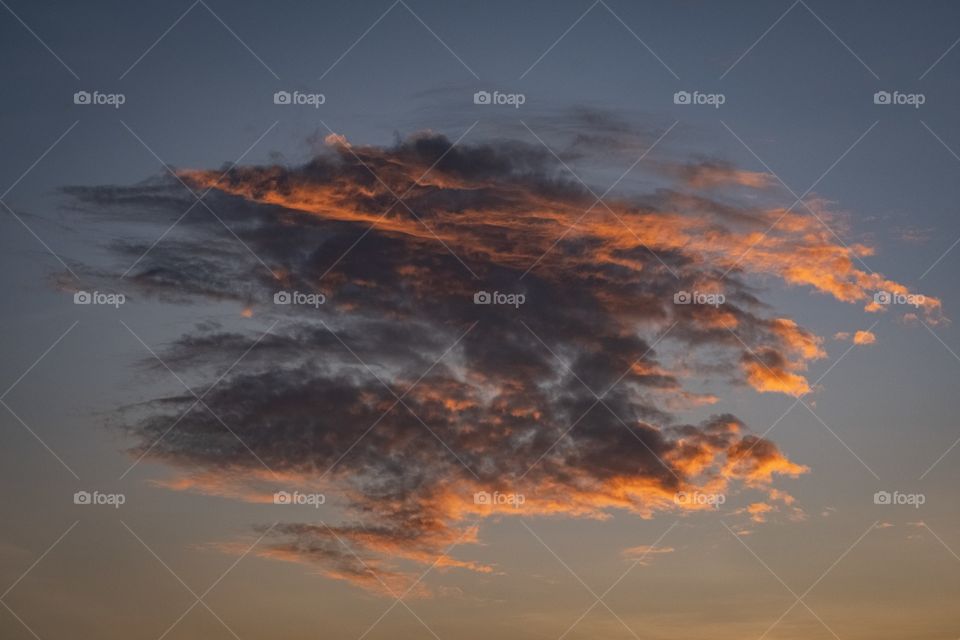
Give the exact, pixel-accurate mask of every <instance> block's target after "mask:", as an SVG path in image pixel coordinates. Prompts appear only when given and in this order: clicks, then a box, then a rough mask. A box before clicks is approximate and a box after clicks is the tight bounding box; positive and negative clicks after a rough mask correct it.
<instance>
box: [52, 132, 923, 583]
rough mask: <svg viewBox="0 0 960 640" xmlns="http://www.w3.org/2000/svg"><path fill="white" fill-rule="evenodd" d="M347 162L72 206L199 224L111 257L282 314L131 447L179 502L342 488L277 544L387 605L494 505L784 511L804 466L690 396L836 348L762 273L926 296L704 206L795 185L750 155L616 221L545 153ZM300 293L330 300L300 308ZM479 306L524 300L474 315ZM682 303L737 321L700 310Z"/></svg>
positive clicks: (160, 292)
mask: <svg viewBox="0 0 960 640" xmlns="http://www.w3.org/2000/svg"><path fill="white" fill-rule="evenodd" d="M600 124H604V126H600ZM600 124H598V127H597V132H596V133H592V132H591V130H589V129H586V130H583V131H581V132H580V134H578V135H576V136H574V137H573V142H572V147H571V148H573V149H577V150H578V151H577V152H576V153H569V154H567V155H566V156H565V157H566V158H567V159H569V160H570V161H573V160H574V159H578V158H579V159H580V160H581V161H583V160H584V159H586V160H587V161H589V155H588V152H589V151H590V150H591V149H593V145H592V142H596V141H597V140H598V136H599V138H601V139H602V138H603V137H604V136H615V135H616V133H617V131H618V130H617V127H616V126H614V125H615V123H610V122H607V123H600ZM328 145H329V146H328V148H327V149H326V150H325V151H324V152H322V153H320V154H318V155H317V156H316V157H315V158H313V159H312V160H310V161H309V162H307V163H306V164H303V165H300V166H282V165H275V166H251V167H237V168H232V169H225V170H224V171H180V172H178V174H177V176H178V178H177V179H176V180H175V179H173V178H169V179H162V180H153V181H150V182H147V183H144V184H141V185H135V186H130V187H117V186H109V187H87V188H81V187H72V188H69V189H68V190H67V193H68V194H69V196H70V197H71V199H72V203H73V206H74V207H75V208H76V209H77V210H79V211H82V212H85V213H87V214H89V215H91V216H94V218H93V219H99V220H123V221H124V222H125V223H126V224H127V225H128V226H130V227H137V226H139V225H141V224H142V225H143V226H144V227H145V228H146V229H151V230H156V229H163V228H164V225H169V224H170V223H172V222H173V221H174V220H176V219H177V218H179V217H180V215H181V214H183V212H184V211H186V210H187V209H188V208H190V207H191V206H193V209H192V210H191V211H190V213H189V214H188V215H186V216H184V217H183V219H182V220H181V222H180V223H179V224H178V226H177V229H176V232H175V233H171V234H170V237H169V238H165V239H164V240H163V241H162V242H160V243H159V244H158V245H157V246H156V247H154V248H153V249H152V250H150V251H149V252H147V250H148V249H149V248H150V246H151V244H152V242H153V238H152V237H150V235H149V233H143V234H140V236H139V237H140V238H141V239H127V240H122V241H114V242H113V243H112V244H111V245H110V249H111V252H112V255H114V256H115V257H116V259H117V262H116V265H117V267H118V268H119V270H120V272H122V271H123V268H125V267H126V266H129V264H131V263H133V262H134V261H135V260H137V261H138V262H137V263H136V267H135V268H134V269H133V270H132V271H131V272H130V273H129V275H127V277H126V278H125V280H124V282H125V283H126V286H128V287H132V288H134V289H135V290H137V291H139V292H142V293H144V294H149V295H154V296H157V297H159V298H161V299H165V300H181V301H187V302H192V303H202V302H205V301H212V300H216V301H235V302H237V303H239V305H241V306H242V307H244V308H246V310H247V314H248V315H249V314H252V315H253V316H254V317H255V318H259V317H261V316H265V317H267V318H270V319H273V318H274V317H276V318H279V319H280V322H279V323H278V324H277V325H276V326H275V328H274V330H273V331H272V332H271V335H269V336H266V337H263V336H261V335H259V334H258V333H257V332H255V331H251V332H250V333H242V332H236V331H227V330H225V329H222V328H220V327H218V326H215V325H210V326H202V327H198V328H197V329H196V330H195V331H192V332H189V333H188V334H186V335H184V336H182V337H181V338H180V339H179V340H177V341H176V342H175V343H174V344H172V345H170V347H169V348H168V349H167V350H166V351H164V352H163V353H161V357H162V358H163V359H164V361H166V362H167V363H168V364H171V366H175V367H176V368H177V369H178V370H186V371H194V372H197V373H201V374H203V375H205V376H208V377H209V378H210V381H211V382H213V381H214V380H216V378H217V377H218V376H219V375H220V373H222V372H223V371H224V370H226V369H228V368H229V367H230V366H231V365H232V364H233V363H234V361H235V360H236V358H237V357H238V356H239V355H240V354H242V353H245V352H247V351H249V354H248V355H247V356H246V357H245V359H244V361H243V363H242V366H239V367H237V369H236V370H231V372H230V374H229V375H227V376H226V377H225V378H224V379H223V380H220V381H219V382H218V383H217V384H216V385H215V386H214V387H213V388H212V389H211V390H210V391H209V393H208V394H207V395H206V396H204V402H203V403H202V404H197V403H196V402H195V398H194V397H193V396H192V395H190V394H184V395H182V396H180V397H173V398H169V397H168V398H163V399H158V400H157V401H156V402H153V403H149V404H148V405H146V406H142V407H139V410H138V411H136V412H132V413H131V414H129V415H128V416H127V419H128V426H129V429H130V432H131V434H132V437H133V438H134V440H135V441H136V445H135V446H134V448H133V451H132V453H133V454H134V455H137V456H139V455H147V456H149V457H150V458H152V459H156V460H162V461H164V462H166V463H168V464H169V465H170V466H171V467H172V468H173V469H175V470H176V474H177V475H176V477H175V478H173V479H172V480H169V481H167V482H166V484H167V485H168V486H170V487H173V488H178V489H190V490H198V491H205V492H209V493H214V494H219V495H224V496H231V497H236V498H239V499H247V500H268V499H269V498H270V496H271V494H272V491H273V490H274V489H276V488H288V489H291V490H292V489H294V488H296V489H299V490H303V491H319V492H324V493H326V494H327V495H329V496H330V499H331V503H336V504H337V505H339V506H340V507H341V509H342V511H341V512H340V513H342V514H344V515H343V518H342V520H341V521H339V522H337V523H335V524H330V525H329V526H328V525H327V524H324V523H300V524H297V523H284V524H282V525H280V526H278V527H277V528H275V529H274V530H271V532H270V535H269V537H268V538H267V540H266V541H265V546H264V552H263V553H264V554H265V555H270V556H272V557H277V558H280V559H285V560H295V561H298V562H308V563H313V564H316V565H318V566H320V567H322V569H323V571H324V572H326V573H327V575H329V576H331V577H335V578H340V579H346V580H350V581H352V582H355V583H357V584H359V585H361V586H364V587H366V588H372V589H381V588H383V584H382V583H381V582H380V580H378V579H376V576H381V577H382V578H381V579H383V580H384V582H387V583H388V584H389V585H390V587H389V588H390V589H394V587H400V586H402V585H403V584H404V583H405V582H409V581H410V579H411V575H412V574H409V573H405V570H404V569H403V568H402V566H403V565H404V563H405V562H407V563H413V564H421V565H429V564H431V563H432V562H433V561H434V560H435V559H436V558H437V557H438V556H439V555H440V554H441V553H442V551H443V550H444V549H445V548H447V547H448V546H449V545H451V544H453V543H454V542H456V541H458V540H460V541H464V542H473V541H476V540H477V539H478V536H479V532H478V530H477V528H476V527H475V526H474V523H475V522H476V521H477V520H478V519H481V518H483V517H485V516H487V515H489V514H491V513H509V512H511V511H512V510H513V508H512V507H496V506H495V507H490V506H485V505H477V504H475V503H474V492H477V491H491V492H492V491H502V492H519V493H522V494H524V495H525V496H526V503H525V504H524V507H523V509H524V511H523V512H524V513H532V514H565V515H571V516H583V517H602V516H605V515H606V514H608V513H609V512H610V511H611V510H616V509H620V510H625V511H630V512H633V513H636V514H639V515H641V516H644V517H647V516H650V515H652V514H654V513H656V512H658V511H661V510H668V509H677V508H698V506H699V505H691V504H680V505H678V504H677V503H676V502H675V500H674V496H675V494H676V492H678V491H691V490H695V489H702V490H705V491H706V490H709V491H733V490H737V487H741V486H745V487H748V488H753V489H761V490H766V491H769V492H770V493H771V495H772V496H777V495H781V496H782V495H783V494H782V493H781V492H779V491H777V490H773V489H772V488H771V483H772V482H774V480H775V478H776V476H777V475H786V476H795V475H797V474H800V473H803V472H804V471H805V467H803V466H801V465H799V464H796V463H794V462H792V461H790V460H789V459H788V458H787V457H786V456H785V455H784V454H783V453H782V452H781V451H780V450H779V449H778V448H777V447H776V445H774V444H773V443H772V442H769V441H767V440H763V439H760V438H757V437H756V436H753V435H750V434H749V433H748V429H747V427H746V426H745V425H744V424H742V423H741V422H740V421H739V420H738V419H737V418H735V417H734V416H731V415H726V414H720V415H715V416H713V417H711V418H709V419H706V420H703V421H700V422H698V423H696V424H690V423H688V421H686V420H684V418H683V416H684V412H685V410H689V409H692V408H694V407H698V406H701V405H704V404H709V403H713V402H715V401H716V398H715V397H713V396H711V395H708V394H701V393H696V392H694V391H693V390H692V388H693V387H694V386H695V384H694V383H695V382H696V381H697V380H698V375H697V374H698V372H705V371H707V372H709V371H716V372H721V374H722V377H724V378H729V379H730V380H732V381H733V382H734V383H735V384H749V385H751V386H753V387H754V388H755V389H757V390H758V391H763V392H768V391H769V392H786V393H804V392H806V391H807V390H808V389H809V386H808V383H807V381H806V379H805V377H804V375H803V371H804V369H805V368H806V365H807V363H808V362H809V361H811V360H815V359H817V358H820V357H823V355H824V352H823V349H822V347H821V340H820V339H819V338H818V337H816V336H814V335H812V334H811V333H809V332H808V331H806V330H805V329H803V328H802V327H800V326H798V325H797V324H796V323H794V322H793V321H791V320H789V319H786V318H778V317H776V316H774V315H771V312H770V310H769V308H767V307H766V306H765V305H763V304H762V303H761V301H760V300H759V298H758V296H759V294H758V291H757V290H755V289H754V288H753V287H752V286H751V285H750V284H749V279H750V277H751V276H753V275H756V274H759V275H769V276H774V277H777V278H780V279H782V280H783V281H785V282H786V283H788V284H790V285H805V286H808V287H810V288H812V289H814V290H816V291H819V292H821V293H824V294H828V295H832V296H834V297H836V298H838V299H839V300H842V301H846V302H857V301H861V302H869V300H870V297H871V296H872V291H873V290H876V289H881V288H886V289H889V290H897V289H896V287H900V289H903V288H902V287H901V285H898V284H897V283H894V282H891V281H888V280H885V279H884V278H883V277H882V276H879V275H875V274H867V273H864V272H862V271H859V270H858V269H857V268H856V265H855V258H854V257H853V256H851V255H850V251H851V250H848V249H847V248H846V247H843V246H841V245H839V244H837V243H836V241H835V239H834V238H833V237H832V235H831V234H830V233H829V232H827V231H826V230H824V229H823V228H821V226H820V223H819V222H818V221H816V220H815V219H813V218H812V217H810V216H805V215H803V214H800V213H796V212H788V211H786V210H784V209H782V208H778V207H771V208H769V209H763V208H758V207H757V206H756V205H752V204H748V205H741V204H736V201H735V200H734V199H732V198H731V197H728V198H724V199H723V201H722V202H721V201H720V200H715V199H714V198H713V197H712V196H711V195H709V194H708V193H704V192H703V190H710V192H711V193H712V192H714V191H715V190H717V189H723V188H724V187H732V188H733V189H734V190H739V189H744V188H748V189H753V188H760V189H767V188H768V187H769V180H768V177H767V176H765V175H763V174H756V173H751V172H746V171H739V170H737V169H736V168H735V167H733V166H731V165H729V164H728V163H723V162H720V161H715V160H705V159H702V158H699V159H694V160H693V161H691V162H690V163H688V164H686V165H681V164H677V163H676V162H672V163H666V164H663V163H659V164H653V165H651V167H650V169H651V170H653V171H656V172H657V175H658V177H659V179H660V180H664V179H675V180H676V183H675V184H674V186H673V187H672V188H661V189H658V190H656V191H653V192H651V193H647V194H642V195H638V196H636V197H632V198H630V199H619V200H617V199H611V200H610V201H609V202H607V203H601V204H597V203H596V199H595V197H594V196H593V194H592V193H591V192H590V191H589V190H588V189H587V188H586V187H585V186H583V185H582V184H580V183H579V182H577V181H576V180H574V179H572V178H571V177H569V175H568V174H566V173H565V170H564V168H563V167H562V165H560V163H558V162H557V159H556V158H555V157H554V156H553V155H552V154H551V153H549V152H548V151H546V150H545V149H544V148H543V147H542V146H540V145H539V144H527V143H521V142H516V141H506V142H503V141H501V142H489V143H480V144H460V145H457V146H452V145H451V142H450V141H449V140H448V139H447V138H445V137H443V136H440V135H433V134H421V135H415V136H411V137H410V138H408V139H405V140H400V141H398V142H397V143H396V144H395V145H394V146H392V147H387V148H378V147H356V148H355V147H353V146H351V145H350V144H349V143H348V142H347V141H345V140H344V139H342V138H339V137H336V136H331V137H329V138H328ZM578 153H582V154H584V155H583V156H582V157H580V156H578V155H577V154H578ZM179 180H182V181H183V182H184V183H185V185H186V187H185V186H184V184H181V183H179V182H178V181H179ZM187 187H189V188H190V189H193V190H195V191H196V192H198V193H201V192H203V191H205V190H206V189H211V191H210V193H209V194H208V195H207V196H206V197H205V202H206V203H207V204H208V205H209V207H210V209H212V210H213V211H214V212H215V213H216V215H217V216H219V217H220V219H221V220H222V221H223V224H225V225H227V226H228V227H229V228H230V229H231V230H232V232H233V233H235V234H236V236H237V238H233V237H232V236H231V234H230V233H228V232H227V231H226V230H225V229H224V228H223V225H222V224H221V223H220V222H219V221H218V220H217V219H216V218H215V217H214V215H213V214H212V213H210V212H209V211H207V210H206V208H205V206H204V205H198V204H195V203H194V198H193V196H192V195H190V194H189V193H188V192H187ZM399 195H403V201H402V202H398V201H397V199H396V196H399ZM591 207H592V209H591ZM588 210H589V212H588ZM585 212H587V213H585ZM824 215H827V214H826V213H824ZM774 223H776V225H775V226H774V228H772V229H771V228H770V227H771V224H774ZM238 239H239V240H238ZM852 251H860V252H867V251H868V249H867V248H866V247H861V246H859V245H855V246H854V247H853V249H852ZM145 252H146V255H145V256H144V255H143V254H144V253H145ZM261 261H262V263H261ZM113 271H114V269H113V267H103V268H101V269H100V270H98V271H95V272H93V275H95V276H98V277H102V278H108V277H110V276H111V274H112V273H113ZM278 290H287V291H299V292H303V293H322V294H324V295H325V296H326V303H325V304H323V305H322V306H321V307H319V308H314V307H312V306H299V305H289V306H275V305H273V304H272V301H273V295H274V293H275V292H276V291H278ZM478 290H487V291H499V292H502V293H515V294H522V295H523V296H525V300H526V301H525V303H524V304H523V305H521V306H520V307H519V308H515V307H513V306H508V305H496V304H494V305H475V304H474V300H473V296H474V293H475V292H476V291H478ZM679 291H690V292H693V291H700V292H709V293H723V294H724V296H725V302H724V303H723V304H722V305H719V306H710V305H703V304H675V303H674V295H675V294H676V293H677V292H679ZM930 300H932V299H930ZM938 307H939V302H936V301H934V303H931V306H928V308H927V311H928V312H930V313H934V312H936V311H937V309H938ZM874 310H875V309H874ZM741 341H742V342H741ZM598 396H600V398H599V399H598ZM225 425H226V426H225ZM227 427H229V428H227ZM345 545H349V547H350V549H351V550H348V549H347V548H346V547H345ZM443 563H444V564H445V565H447V566H460V567H462V568H464V569H468V570H475V571H489V570H490V568H489V567H483V566H480V565H476V564H473V563H470V562H461V561H457V560H455V559H451V558H449V557H448V558H445V559H444V560H443ZM368 568H372V569H373V571H374V572H375V573H376V576H372V575H371V574H370V572H369V571H368Z"/></svg>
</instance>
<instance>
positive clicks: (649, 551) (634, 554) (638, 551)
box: [623, 544, 674, 565]
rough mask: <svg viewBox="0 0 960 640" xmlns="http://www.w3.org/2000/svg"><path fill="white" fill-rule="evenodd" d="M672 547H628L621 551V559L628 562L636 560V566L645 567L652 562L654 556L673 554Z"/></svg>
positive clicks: (645, 545)
mask: <svg viewBox="0 0 960 640" xmlns="http://www.w3.org/2000/svg"><path fill="white" fill-rule="evenodd" d="M673 552H674V548H673V547H656V546H652V545H647V544H641V545H638V546H636V547H629V548H627V549H624V550H623V557H625V558H628V559H630V560H636V561H637V563H638V564H641V565H647V564H649V563H650V561H651V560H653V557H654V556H658V555H664V554H667V553H673Z"/></svg>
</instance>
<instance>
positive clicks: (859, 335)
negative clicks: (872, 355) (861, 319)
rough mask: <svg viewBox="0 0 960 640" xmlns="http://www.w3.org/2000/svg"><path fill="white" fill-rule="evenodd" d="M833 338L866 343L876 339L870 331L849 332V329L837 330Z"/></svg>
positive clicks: (861, 343) (873, 341) (854, 342)
mask: <svg viewBox="0 0 960 640" xmlns="http://www.w3.org/2000/svg"><path fill="white" fill-rule="evenodd" d="M833 339H834V340H841V341H847V340H851V341H852V342H853V344H859V345H868V344H874V343H875V342H876V341H877V336H876V334H874V333H873V332H872V331H866V330H864V331H856V332H854V333H853V334H851V333H850V332H849V331H838V332H837V333H835V334H834V335H833Z"/></svg>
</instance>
